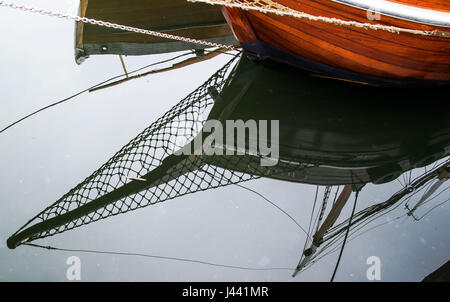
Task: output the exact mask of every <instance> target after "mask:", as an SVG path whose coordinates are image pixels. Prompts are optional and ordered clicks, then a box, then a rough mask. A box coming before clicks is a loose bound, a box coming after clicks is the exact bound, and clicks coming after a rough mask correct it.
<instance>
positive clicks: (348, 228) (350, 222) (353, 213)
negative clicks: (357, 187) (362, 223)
mask: <svg viewBox="0 0 450 302" xmlns="http://www.w3.org/2000/svg"><path fill="white" fill-rule="evenodd" d="M358 195H359V191H358V192H356V196H355V203H354V204H353V210H352V215H351V216H350V219H349V221H348V227H347V232H346V233H345V237H344V242H343V243H342V248H341V251H340V253H339V258H338V261H337V263H336V267H335V268H334V272H333V276H332V277H331V282H333V281H334V276H336V272H337V270H338V267H339V263H340V262H341V257H342V252H343V251H344V247H345V243H346V242H347V237H348V233H349V231H350V226H351V225H352V218H353V215H355V209H356V202H357V201H358Z"/></svg>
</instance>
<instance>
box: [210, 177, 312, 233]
mask: <svg viewBox="0 0 450 302" xmlns="http://www.w3.org/2000/svg"><path fill="white" fill-rule="evenodd" d="M201 170H202V171H203V172H205V173H207V174H209V175H210V176H212V177H213V178H216V180H217V176H216V175H214V174H212V173H210V172H209V171H207V170H205V169H203V168H202V169H201ZM235 185H236V186H238V187H240V188H242V189H244V190H247V191H249V192H252V193H254V194H256V195H258V196H259V197H261V198H262V199H264V200H265V201H267V202H268V203H269V204H271V205H272V206H274V207H275V208H277V209H278V210H279V211H280V212H282V213H283V214H284V215H286V216H287V217H288V218H289V219H290V220H292V221H293V222H294V223H295V224H296V225H297V226H298V227H299V228H300V230H302V231H303V233H305V235H306V236H307V237H309V234H308V232H306V230H305V229H304V228H303V227H302V226H301V224H300V223H299V222H298V221H297V220H296V219H295V218H294V217H292V215H291V214H289V213H288V212H286V211H285V210H283V209H282V208H281V207H280V206H279V205H277V204H276V203H275V202H273V201H271V200H270V199H268V198H267V197H265V196H264V195H262V194H261V193H259V192H258V191H256V190H253V189H251V188H249V187H246V186H243V185H240V184H235Z"/></svg>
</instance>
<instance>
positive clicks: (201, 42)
mask: <svg viewBox="0 0 450 302" xmlns="http://www.w3.org/2000/svg"><path fill="white" fill-rule="evenodd" d="M0 6H3V7H9V8H13V9H17V10H21V11H26V12H30V13H35V14H41V15H45V16H50V17H57V18H60V19H66V20H74V21H76V22H82V23H86V24H93V25H98V26H103V27H108V28H114V29H120V30H123V31H129V32H135V33H140V34H144V35H149V36H154V37H160V38H165V39H170V40H176V41H182V42H186V43H194V44H199V45H204V46H210V47H219V48H226V49H230V50H232V49H235V47H234V46H233V45H225V44H220V43H214V42H209V41H205V40H198V39H192V38H187V37H181V36H177V35H171V34H166V33H161V32H157V31H153V30H148V29H142V28H137V27H132V26H126V25H122V24H117V23H111V22H105V21H101V20H96V19H92V18H87V17H80V16H76V15H69V14H63V13H59V12H53V11H51V10H47V9H42V8H36V7H32V6H27V5H20V4H16V3H14V2H8V1H0Z"/></svg>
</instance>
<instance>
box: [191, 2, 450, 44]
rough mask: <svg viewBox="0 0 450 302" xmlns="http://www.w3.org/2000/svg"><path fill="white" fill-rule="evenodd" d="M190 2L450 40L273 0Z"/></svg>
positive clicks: (438, 33) (436, 32) (431, 32)
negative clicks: (308, 10)
mask: <svg viewBox="0 0 450 302" xmlns="http://www.w3.org/2000/svg"><path fill="white" fill-rule="evenodd" d="M187 1H189V2H194V3H196V2H199V3H206V4H211V5H222V6H227V7H234V8H240V9H243V10H250V11H257V12H260V13H264V14H267V13H271V14H276V15H280V16H289V17H294V18H298V19H303V20H309V21H316V22H324V23H329V24H334V25H338V26H347V27H356V28H363V29H371V30H383V31H387V32H390V33H396V34H400V33H408V34H413V35H421V36H435V37H441V38H450V33H449V32H444V31H441V30H417V29H409V28H402V27H397V26H387V25H382V24H371V23H361V22H357V21H345V20H341V19H337V18H328V17H322V16H314V15H311V14H307V13H304V12H300V11H297V10H295V9H292V8H290V7H287V6H284V5H282V4H280V3H278V2H275V1H272V0H187Z"/></svg>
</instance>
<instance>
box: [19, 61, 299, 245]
mask: <svg viewBox="0 0 450 302" xmlns="http://www.w3.org/2000/svg"><path fill="white" fill-rule="evenodd" d="M236 58H237V56H236V57H235V58H233V59H231V60H230V61H229V62H228V63H227V64H226V65H224V66H223V67H222V68H221V69H219V70H218V71H217V72H216V73H215V74H214V75H212V76H211V77H210V78H209V79H208V80H207V81H206V82H205V83H204V84H203V85H201V86H200V87H199V88H197V89H196V90H195V91H193V92H192V93H191V94H189V95H188V96H187V97H185V98H184V99H183V100H182V101H180V102H179V103H178V104H177V105H175V106H174V107H173V108H172V109H170V110H169V111H168V112H167V113H166V114H164V115H163V116H162V117H161V118H159V119H158V120H157V121H155V122H154V123H153V124H151V125H150V126H149V127H148V128H146V129H145V130H144V131H143V132H142V133H140V134H139V135H138V136H137V137H136V138H134V139H133V140H131V141H130V142H129V143H128V144H127V145H126V146H124V147H123V148H122V149H121V150H120V151H118V152H117V153H116V154H115V155H114V156H113V157H112V158H111V159H109V160H108V161H107V162H106V163H105V164H104V165H102V166H101V167H100V168H99V169H98V170H97V171H95V172H94V173H93V174H92V175H91V176H89V177H87V178H86V179H85V180H84V181H83V182H81V183H80V184H78V185H77V186H76V187H75V188H73V189H72V190H70V191H69V192H68V193H67V194H65V195H64V196H62V197H61V198H60V199H59V200H57V201H56V202H55V203H53V204H52V205H50V206H49V207H47V208H46V209H45V210H44V211H42V212H41V213H39V214H38V215H37V216H35V217H34V218H32V219H31V220H30V221H29V222H28V223H27V224H25V225H24V226H23V227H22V228H21V229H19V230H18V231H17V232H16V233H15V234H14V235H13V236H12V237H14V236H16V235H17V234H19V233H21V232H22V233H27V229H30V228H31V229H33V227H34V229H33V231H32V232H31V231H30V232H28V233H27V234H26V235H23V236H21V235H19V236H16V239H15V240H17V241H18V242H16V244H17V245H20V244H23V243H27V242H31V241H34V240H36V239H40V238H45V237H48V236H53V235H55V234H58V233H62V232H65V231H67V230H70V229H73V228H76V227H80V226H82V225H86V224H89V223H91V222H94V221H98V220H100V219H105V218H107V217H110V216H114V215H118V214H121V213H125V212H129V211H132V210H135V209H138V208H143V207H146V206H148V205H151V204H155V203H158V202H162V201H166V200H169V199H173V198H176V197H180V196H183V195H185V194H189V193H193V192H197V191H202V190H207V189H211V188H217V187H221V186H225V185H229V184H235V183H239V182H242V181H246V180H250V179H254V178H257V177H260V176H268V175H273V174H276V173H286V172H289V171H292V170H294V169H298V168H300V167H303V166H302V165H299V164H295V163H291V162H287V163H286V162H280V163H279V164H278V165H276V166H273V167H262V166H261V165H260V157H258V156H255V155H254V154H252V155H251V156H250V155H244V156H225V155H224V156H218V155H212V156H211V155H208V156H202V155H195V156H185V157H183V156H178V157H177V158H175V159H173V158H172V157H173V153H174V151H175V150H178V149H179V148H181V147H183V146H185V145H186V144H188V143H189V142H192V140H193V138H194V137H195V136H196V135H197V134H199V133H200V131H201V130H202V126H203V124H204V123H205V121H206V120H207V119H206V118H205V117H206V116H207V114H208V112H210V110H211V107H212V105H213V104H214V99H215V98H216V97H217V95H219V94H220V92H221V91H222V90H223V89H224V86H225V85H226V84H227V82H228V79H230V78H232V76H233V70H234V69H233V66H234V65H235V64H233V63H234V62H235V60H236ZM171 156H172V157H171ZM169 158H171V159H170V160H168V159H169ZM167 161H168V162H167ZM164 166H165V167H164ZM249 172H251V173H249ZM152 173H153V174H152ZM150 179H151V180H150ZM116 192H119V193H116ZM100 201H101V202H100ZM77 211H78V212H77ZM62 217H65V218H63V219H60V220H59V221H58V222H56V223H55V224H47V225H43V223H44V222H48V221H51V220H52V219H53V220H55V218H58V219H59V218H62ZM36 225H41V226H39V227H37V228H36Z"/></svg>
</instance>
